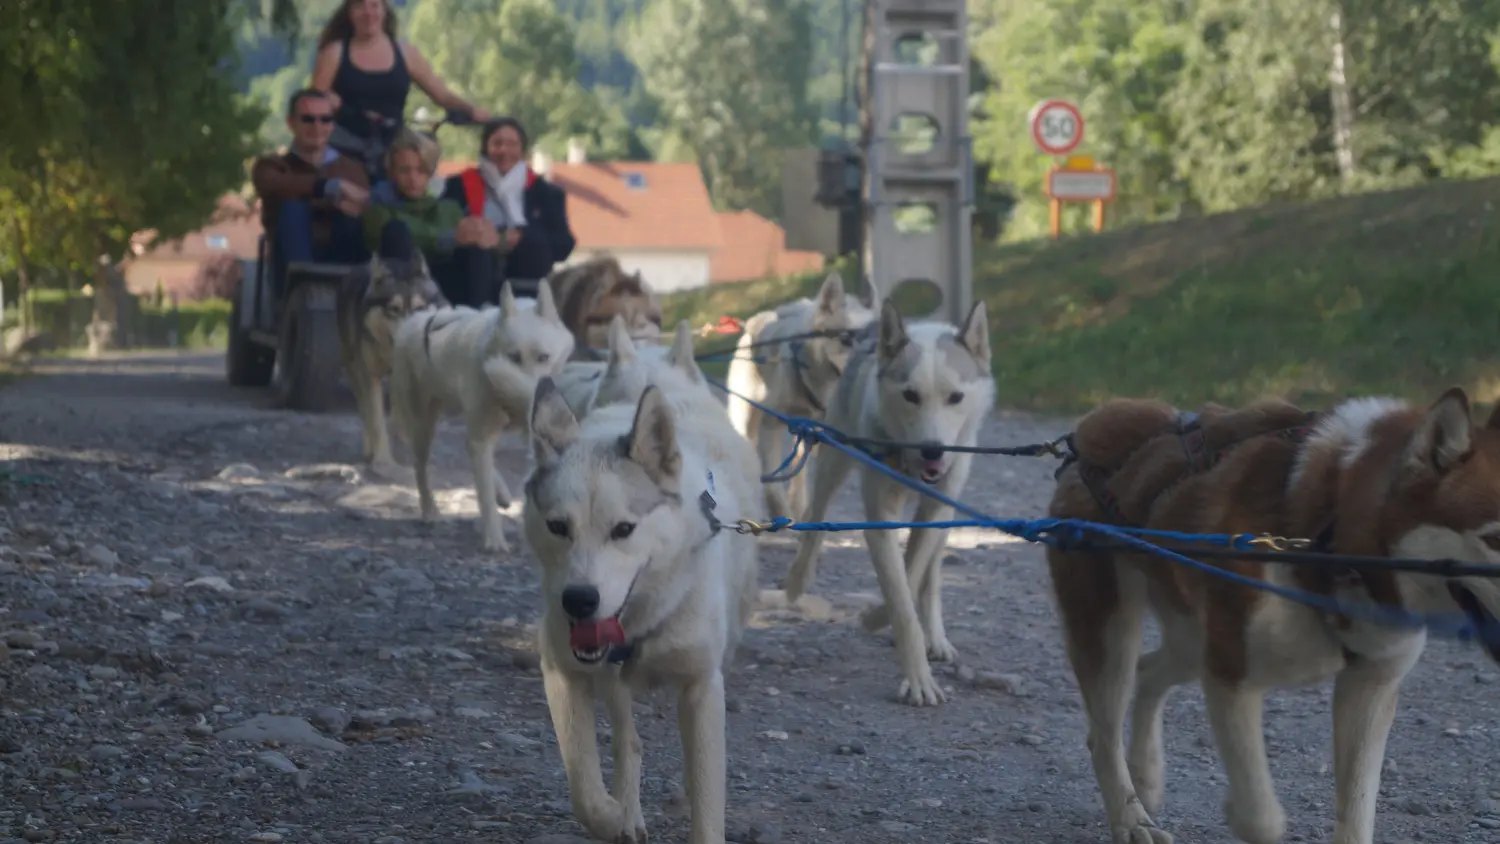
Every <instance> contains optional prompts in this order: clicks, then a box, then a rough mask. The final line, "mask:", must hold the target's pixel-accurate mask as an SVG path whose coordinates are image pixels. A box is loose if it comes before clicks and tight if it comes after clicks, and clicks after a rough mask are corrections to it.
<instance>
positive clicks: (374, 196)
mask: <svg viewBox="0 0 1500 844" xmlns="http://www.w3.org/2000/svg"><path fill="white" fill-rule="evenodd" d="M386 156H387V157H386V172H387V173H389V174H390V176H391V181H389V182H381V183H380V184H378V185H376V186H375V188H374V189H373V190H371V192H370V203H371V205H370V209H369V210H368V211H366V212H365V215H364V230H365V243H366V245H367V246H368V247H369V248H370V251H372V252H374V251H376V250H377V249H379V247H380V242H381V234H382V232H383V231H384V230H385V228H386V224H387V223H389V222H390V221H392V220H400V221H401V222H403V223H405V224H406V228H407V229H408V230H409V231H410V232H411V239H412V242H413V244H414V245H415V246H416V247H417V248H418V249H420V250H421V252H422V257H423V258H425V259H426V261H427V266H428V268H429V269H430V270H431V271H432V275H433V279H434V280H435V281H436V282H437V283H438V286H439V287H440V288H441V289H442V291H443V295H444V296H446V297H447V298H448V301H450V302H452V303H453V304H455V305H467V306H469V307H471V308H478V307H480V306H481V305H483V303H484V302H485V300H486V299H487V298H488V292H489V288H490V287H491V286H492V285H493V282H492V279H493V278H494V275H495V272H496V268H497V266H498V257H499V256H498V255H497V253H500V254H503V252H502V248H503V247H504V245H505V244H504V241H503V240H501V238H500V237H499V235H498V234H497V233H496V232H495V231H494V229H492V228H489V227H487V226H482V225H478V224H477V223H476V221H471V220H467V219H466V218H465V216H464V212H463V209H462V208H461V207H460V206H459V205H458V203H456V202H453V201H452V200H448V199H444V198H441V197H437V196H434V195H432V193H431V192H430V190H429V185H430V184H431V182H432V176H433V173H434V172H435V171H436V170H437V162H438V156H439V150H438V145H437V143H436V142H435V141H433V140H432V139H430V138H428V137H426V136H425V135H422V134H420V133H418V132H415V131H413V130H411V129H402V130H401V132H400V133H399V134H398V135H397V136H396V139H395V140H394V141H393V142H392V143H391V147H390V149H389V151H388V152H387V154H386Z"/></svg>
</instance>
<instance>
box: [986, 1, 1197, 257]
mask: <svg viewBox="0 0 1500 844" xmlns="http://www.w3.org/2000/svg"><path fill="white" fill-rule="evenodd" d="M974 17H975V22H976V24H977V26H976V29H977V30H978V34H977V35H976V36H975V38H974V39H973V48H972V52H973V54H974V56H975V57H976V58H977V59H978V60H979V62H980V63H981V65H982V66H983V68H984V70H985V71H986V73H987V74H988V75H989V76H990V77H992V78H993V79H995V80H998V82H997V84H995V85H994V86H992V87H990V88H989V89H988V90H987V91H986V92H984V94H983V102H982V105H981V109H980V110H981V116H980V117H979V118H978V119H977V120H976V121H975V122H974V125H973V133H974V136H975V147H976V152H977V153H978V154H979V155H980V156H981V157H982V158H985V159H987V160H988V161H989V162H990V163H991V165H992V170H991V172H992V174H993V175H992V177H993V178H995V179H997V180H999V181H1001V182H1004V183H1006V184H1007V185H1008V186H1009V188H1010V190H1011V193H1012V195H1013V196H1014V198H1015V200H1016V206H1015V208H1014V210H1013V211H1012V215H1013V216H1012V219H1011V221H1010V223H1009V224H1008V225H1007V226H1006V229H1005V231H1006V236H1007V237H1008V238H1027V237H1036V236H1038V235H1040V234H1042V233H1044V232H1045V231H1046V230H1047V219H1048V210H1047V204H1048V203H1047V198H1046V195H1045V193H1044V180H1045V178H1046V172H1047V168H1048V167H1049V166H1050V165H1051V159H1050V158H1048V157H1047V156H1045V155H1043V154H1042V153H1040V152H1038V151H1037V149H1036V147H1035V146H1034V145H1033V144H1032V141H1031V136H1030V133H1029V131H1028V126H1027V122H1026V121H1027V114H1028V112H1029V111H1030V110H1031V108H1032V106H1034V105H1035V104H1036V103H1037V102H1038V101H1040V100H1043V99H1048V98H1054V97H1056V98H1061V99H1066V100H1070V101H1072V102H1074V103H1076V104H1077V105H1078V107H1079V109H1080V110H1081V111H1082V112H1083V115H1084V120H1085V132H1084V142H1083V146H1082V147H1080V148H1079V150H1078V153H1079V154H1088V155H1092V156H1094V157H1095V158H1096V159H1097V160H1098V161H1099V162H1100V163H1102V164H1105V165H1108V166H1110V167H1112V168H1114V170H1115V172H1116V177H1117V180H1118V181H1117V189H1116V193H1117V194H1118V198H1117V199H1116V201H1115V203H1114V205H1113V208H1112V210H1111V215H1112V217H1113V218H1114V220H1116V221H1117V222H1120V223H1129V222H1138V221H1141V220H1149V219H1155V218H1157V217H1160V216H1162V215H1166V214H1171V213H1174V212H1175V211H1176V209H1177V207H1178V206H1179V205H1180V204H1181V203H1182V201H1183V200H1184V199H1185V198H1186V186H1185V185H1184V184H1182V182H1181V181H1180V179H1179V178H1178V176H1177V173H1176V169H1175V165H1174V153H1175V151H1176V150H1175V146H1176V137H1175V128H1174V126H1173V124H1172V122H1171V120H1170V119H1169V117H1168V115H1166V114H1165V113H1163V110H1162V108H1161V103H1162V99H1163V97H1164V96H1165V95H1166V94H1168V93H1169V92H1170V91H1171V90H1172V89H1173V86H1174V84H1175V83H1176V80H1177V78H1178V75H1179V73H1180V72H1181V68H1182V65H1183V37H1184V33H1183V29H1182V26H1181V20H1180V19H1179V18H1178V17H1177V15H1176V12H1175V10H1174V9H1173V8H1171V4H1161V3H1142V2H1137V1H1136V0H983V2H982V3H980V4H977V7H976V9H975V12H974ZM1086 214H1087V210H1086V209H1082V208H1074V209H1071V210H1070V212H1069V221H1068V222H1069V226H1068V228H1069V229H1070V230H1071V229H1075V228H1079V227H1082V226H1083V225H1086V223H1085V222H1084V219H1085V215H1086Z"/></svg>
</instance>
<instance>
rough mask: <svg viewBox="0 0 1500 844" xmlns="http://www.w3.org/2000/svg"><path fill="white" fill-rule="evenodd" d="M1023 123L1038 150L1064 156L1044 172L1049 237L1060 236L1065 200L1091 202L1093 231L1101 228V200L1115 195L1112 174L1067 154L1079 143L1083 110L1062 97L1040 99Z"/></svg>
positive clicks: (1107, 170) (1105, 169) (1102, 213)
mask: <svg viewBox="0 0 1500 844" xmlns="http://www.w3.org/2000/svg"><path fill="white" fill-rule="evenodd" d="M1026 122H1027V125H1028V127H1029V128H1030V131H1031V141H1032V143H1034V144H1036V148H1037V149H1038V150H1039V151H1041V152H1042V153H1044V154H1046V155H1050V156H1053V157H1054V158H1061V157H1063V156H1067V158H1066V160H1064V161H1062V162H1061V163H1060V164H1057V163H1054V165H1053V167H1052V169H1050V170H1048V171H1047V186H1046V191H1047V198H1048V200H1049V203H1048V205H1049V209H1050V211H1051V223H1052V237H1053V238H1054V239H1056V238H1058V237H1060V236H1061V235H1062V206H1063V203H1065V202H1091V203H1093V205H1094V231H1096V232H1099V231H1103V230H1104V206H1105V203H1107V202H1112V201H1114V198H1115V173H1114V171H1113V170H1111V169H1109V168H1108V167H1103V166H1100V165H1098V164H1095V163H1094V159H1092V158H1090V157H1088V156H1084V155H1071V154H1070V153H1072V152H1073V151H1074V150H1076V149H1078V147H1079V145H1081V144H1082V143H1083V125H1084V122H1083V113H1082V112H1081V111H1079V110H1078V106H1076V105H1073V104H1072V103H1070V102H1067V101H1066V100H1042V101H1041V102H1039V103H1037V104H1036V105H1035V106H1034V107H1032V109H1031V113H1030V114H1029V115H1027V118H1026Z"/></svg>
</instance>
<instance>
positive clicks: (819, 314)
mask: <svg viewBox="0 0 1500 844" xmlns="http://www.w3.org/2000/svg"><path fill="white" fill-rule="evenodd" d="M864 295H865V297H866V301H865V302H861V301H860V300H858V299H856V298H854V297H852V296H849V295H847V294H846V293H845V292H844V282H843V280H842V279H841V278H839V275H838V273H832V274H830V275H829V276H828V278H826V279H824V280H823V287H822V288H821V289H820V290H819V291H818V297H817V299H816V300H814V299H798V300H796V301H793V302H788V303H786V304H785V305H782V306H780V307H779V308H777V309H776V310H774V311H762V312H761V313H758V314H756V315H755V316H753V317H751V318H750V319H748V320H746V321H745V332H744V333H743V334H741V335H740V342H739V346H738V348H736V349H735V354H734V359H733V360H732V361H730V363H729V376H728V381H727V383H726V386H728V387H729V389H730V391H731V392H730V394H729V418H730V419H731V420H732V421H733V422H734V429H735V430H736V431H739V432H740V434H741V435H742V436H744V437H745V438H746V439H748V440H750V442H752V443H754V444H755V445H756V449H757V450H758V451H759V452H760V466H761V473H762V474H770V473H771V472H774V471H775V470H776V467H777V466H779V465H780V464H781V461H782V459H783V458H784V456H785V455H786V447H785V441H786V440H787V436H786V434H787V431H786V428H785V427H784V426H783V425H782V424H781V423H780V422H779V421H777V420H776V419H775V418H774V417H772V416H770V415H769V414H767V413H765V412H763V411H761V410H760V409H758V408H756V407H755V406H753V405H751V404H750V403H749V402H747V401H745V400H744V399H742V398H740V397H739V396H745V397H747V398H750V399H753V400H755V401H757V402H759V403H761V404H764V405H766V406H767V407H769V408H771V409H772V410H775V411H776V412H778V413H781V414H783V415H785V416H802V417H806V418H809V419H822V418H823V416H824V414H825V413H827V412H828V400H829V398H830V397H831V396H832V395H833V389H834V385H835V384H837V383H838V380H839V376H840V375H842V374H843V371H844V367H845V366H846V365H848V362H849V352H850V349H851V348H852V347H853V346H854V338H853V332H855V331H858V330H859V329H861V328H864V327H865V326H867V325H869V324H870V321H871V320H873V319H874V318H875V312H874V311H872V310H871V308H872V307H874V305H875V303H876V302H877V301H879V296H878V295H877V294H876V292H875V288H874V287H871V286H867V287H866V289H865V294H864ZM819 332H827V333H828V334H829V336H823V337H804V335H807V334H812V333H819ZM798 338H802V339H798ZM777 341H783V342H779V343H778V342H777ZM736 393H737V394H739V395H736ZM801 451H802V446H801V445H800V444H799V446H798V454H797V456H796V457H795V458H794V459H793V462H792V465H796V463H797V461H798V460H800V459H801V457H802V454H801ZM805 491H806V490H805V479H804V477H803V474H802V473H801V472H799V473H797V474H795V475H793V476H792V478H791V483H790V493H791V500H790V501H788V497H787V493H788V488H787V483H786V482H785V481H773V482H771V483H767V484H766V485H765V493H766V507H767V508H768V509H769V510H770V512H771V515H773V516H785V517H791V516H794V515H795V514H797V513H800V512H802V509H803V507H804V506H805V503H804V501H805V499H806V495H805Z"/></svg>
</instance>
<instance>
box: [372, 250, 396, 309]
mask: <svg viewBox="0 0 1500 844" xmlns="http://www.w3.org/2000/svg"><path fill="white" fill-rule="evenodd" d="M368 270H369V273H370V284H369V286H368V287H366V288H365V295H366V296H368V297H369V298H371V299H384V298H387V297H390V296H394V295H395V294H396V291H395V290H392V289H391V269H390V267H388V266H386V263H385V262H384V261H382V260H380V254H379V253H378V252H377V253H376V254H374V255H371V256H370V264H369V267H368Z"/></svg>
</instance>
